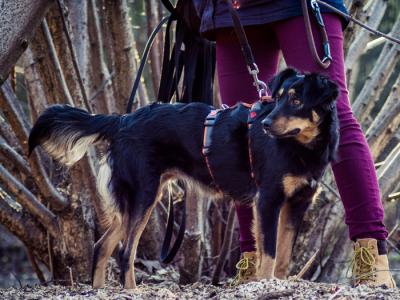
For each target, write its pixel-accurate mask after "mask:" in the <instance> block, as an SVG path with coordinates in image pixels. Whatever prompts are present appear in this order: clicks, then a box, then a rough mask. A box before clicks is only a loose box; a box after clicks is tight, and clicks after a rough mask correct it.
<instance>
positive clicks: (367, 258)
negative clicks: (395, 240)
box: [352, 239, 396, 288]
mask: <svg viewBox="0 0 400 300" xmlns="http://www.w3.org/2000/svg"><path fill="white" fill-rule="evenodd" d="M352 273H353V276H352V278H353V285H354V286H357V285H360V284H366V285H369V286H381V285H386V286H387V287H388V288H395V287H396V283H395V282H394V280H393V278H392V275H391V274H390V271H389V262H388V258H387V255H386V254H383V255H379V252H378V241H377V240H375V239H359V240H357V241H356V243H355V244H354V257H353V262H352Z"/></svg>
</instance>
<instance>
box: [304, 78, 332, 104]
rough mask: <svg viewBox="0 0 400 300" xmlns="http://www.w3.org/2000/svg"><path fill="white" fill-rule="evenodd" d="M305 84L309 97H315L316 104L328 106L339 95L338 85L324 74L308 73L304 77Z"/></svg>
mask: <svg viewBox="0 0 400 300" xmlns="http://www.w3.org/2000/svg"><path fill="white" fill-rule="evenodd" d="M305 81H306V83H309V84H306V86H307V85H308V89H307V90H308V92H309V93H310V94H309V96H310V98H311V99H316V101H317V102H316V103H315V104H316V105H321V104H322V105H324V106H325V107H329V106H330V105H331V104H332V102H333V101H335V100H336V98H337V97H338V96H339V87H338V85H337V84H336V83H335V82H334V81H332V80H330V79H328V78H327V77H325V76H322V75H319V74H317V73H312V74H308V75H306V77H305Z"/></svg>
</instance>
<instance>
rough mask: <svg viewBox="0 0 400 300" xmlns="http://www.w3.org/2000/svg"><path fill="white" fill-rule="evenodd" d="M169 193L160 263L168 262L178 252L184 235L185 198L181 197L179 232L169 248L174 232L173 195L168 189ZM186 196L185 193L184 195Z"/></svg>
mask: <svg viewBox="0 0 400 300" xmlns="http://www.w3.org/2000/svg"><path fill="white" fill-rule="evenodd" d="M168 193H169V195H168V197H169V201H168V202H169V203H168V221H167V228H166V230H165V237H164V241H163V244H162V246H161V254H160V260H161V262H162V263H165V264H168V263H170V262H171V261H172V260H173V259H174V257H175V255H176V253H177V252H178V250H179V248H180V247H181V244H182V242H183V238H184V237H185V229H186V199H185V198H183V199H182V208H183V210H182V220H181V224H180V227H179V232H178V235H177V237H176V240H175V242H174V245H173V246H172V248H171V249H169V246H170V244H171V240H172V235H173V232H174V221H175V218H174V200H173V197H172V195H171V191H170V190H169V191H168ZM184 197H186V195H185V196H184Z"/></svg>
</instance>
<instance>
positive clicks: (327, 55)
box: [301, 0, 332, 69]
mask: <svg viewBox="0 0 400 300" xmlns="http://www.w3.org/2000/svg"><path fill="white" fill-rule="evenodd" d="M310 4H311V9H312V11H313V13H314V16H315V18H316V20H317V23H318V25H319V26H318V27H319V32H320V33H321V35H322V46H323V48H324V58H323V59H322V60H321V59H320V58H319V55H318V52H317V48H316V46H315V41H314V36H313V33H312V28H311V20H310V16H309V14H308V5H307V0H301V9H302V11H303V17H304V24H305V26H306V35H307V42H308V48H309V49H310V51H311V55H312V57H313V59H314V61H315V62H316V63H317V64H318V65H319V66H320V67H322V68H323V69H328V68H329V66H330V65H331V63H332V56H331V50H330V46H329V39H328V34H327V33H326V28H325V24H324V20H323V19H322V15H321V10H320V9H319V6H318V3H317V2H316V0H311V1H310Z"/></svg>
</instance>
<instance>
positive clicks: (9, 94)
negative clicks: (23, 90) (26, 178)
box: [0, 82, 68, 211]
mask: <svg viewBox="0 0 400 300" xmlns="http://www.w3.org/2000/svg"><path fill="white" fill-rule="evenodd" d="M0 92H1V93H0V108H1V109H2V110H3V112H4V114H5V115H6V117H7V119H8V121H9V122H10V124H11V126H12V127H13V129H14V132H15V133H16V135H17V137H18V139H19V140H20V143H21V145H23V146H24V147H25V151H26V147H27V143H28V142H27V140H28V129H27V128H26V126H27V125H25V124H26V121H25V120H24V118H23V117H22V109H18V103H19V101H18V99H17V98H16V96H15V94H14V92H13V91H12V89H11V86H10V84H9V83H8V82H6V83H4V84H3V85H2V86H1V89H0ZM32 156H33V157H32V159H31V160H29V163H30V166H31V170H32V175H33V179H34V180H35V183H36V185H37V186H38V188H39V190H40V192H41V193H42V194H43V196H45V197H46V199H47V200H48V201H49V202H50V203H51V204H52V207H53V208H54V210H56V211H59V210H62V209H64V208H65V207H67V206H68V201H67V199H65V198H64V197H63V196H62V195H61V194H60V193H59V192H58V191H57V190H56V189H55V188H54V186H53V184H52V183H51V181H50V179H49V177H48V176H47V173H46V171H45V170H44V168H43V165H42V163H41V158H40V156H39V154H38V153H37V151H35V152H34V153H32Z"/></svg>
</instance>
